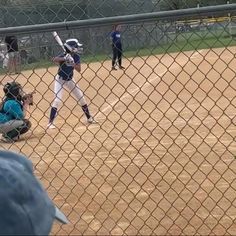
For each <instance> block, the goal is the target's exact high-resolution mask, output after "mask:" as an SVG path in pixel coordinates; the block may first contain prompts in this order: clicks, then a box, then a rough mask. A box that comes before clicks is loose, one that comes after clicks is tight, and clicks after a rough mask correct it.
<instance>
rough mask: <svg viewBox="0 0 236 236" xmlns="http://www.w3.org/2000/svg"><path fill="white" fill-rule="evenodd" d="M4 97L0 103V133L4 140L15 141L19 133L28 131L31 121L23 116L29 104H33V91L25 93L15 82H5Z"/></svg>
mask: <svg viewBox="0 0 236 236" xmlns="http://www.w3.org/2000/svg"><path fill="white" fill-rule="evenodd" d="M3 91H4V94H5V95H4V98H3V101H2V103H1V104H0V133H1V134H2V137H3V140H4V141H8V142H9V141H10V142H14V141H17V140H18V139H19V137H20V135H22V134H24V133H26V132H27V131H29V129H30V127H31V122H30V121H29V120H28V119H26V118H25V115H26V110H27V107H28V106H29V105H33V93H31V94H25V95H24V92H23V89H22V86H21V85H20V84H19V83H17V82H11V83H7V84H6V85H5V86H4V88H3Z"/></svg>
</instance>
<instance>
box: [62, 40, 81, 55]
mask: <svg viewBox="0 0 236 236" xmlns="http://www.w3.org/2000/svg"><path fill="white" fill-rule="evenodd" d="M82 46H83V44H81V43H79V41H78V39H67V40H66V42H65V44H64V47H65V49H66V52H68V53H71V52H74V53H81V52H82V51H83V48H82Z"/></svg>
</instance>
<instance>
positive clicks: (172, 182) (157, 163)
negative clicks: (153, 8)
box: [0, 4, 236, 235]
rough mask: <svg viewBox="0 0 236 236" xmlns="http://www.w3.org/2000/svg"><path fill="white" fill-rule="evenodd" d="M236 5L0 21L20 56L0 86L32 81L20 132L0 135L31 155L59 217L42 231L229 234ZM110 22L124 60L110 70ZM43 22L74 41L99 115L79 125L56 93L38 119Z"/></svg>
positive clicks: (74, 111)
mask: <svg viewBox="0 0 236 236" xmlns="http://www.w3.org/2000/svg"><path fill="white" fill-rule="evenodd" d="M235 11H236V4H231V5H229V4H227V5H222V6H214V7H206V8H196V9H186V10H181V11H178V10H176V11H170V12H156V13H147V14H137V15H127V16H119V17H111V18H104V19H103V18H100V19H90V20H81V21H72V22H61V23H52V24H46V25H31V26H21V27H10V28H1V29H0V35H1V36H2V38H4V36H5V35H7V34H15V35H17V37H18V39H19V46H20V52H21V53H22V51H23V50H25V51H26V55H27V56H26V57H25V58H22V59H26V60H25V61H23V60H22V61H21V68H22V71H21V73H20V74H16V75H9V74H6V71H5V69H4V68H3V69H1V70H0V73H1V74H0V79H1V85H0V87H1V88H0V91H2V86H3V85H4V84H5V83H6V82H8V81H13V80H15V81H17V82H19V83H21V84H22V85H23V86H24V90H25V91H32V90H35V91H36V94H35V105H34V106H33V107H31V109H30V110H29V111H28V116H29V119H30V120H31V122H32V129H31V132H30V133H28V134H26V135H25V136H24V137H23V138H22V139H21V140H19V141H18V142H15V143H4V142H1V143H0V145H1V148H4V149H11V150H16V151H20V152H22V153H24V154H25V155H27V156H28V157H29V158H30V159H31V160H32V162H33V163H34V166H35V171H36V173H37V175H38V176H39V177H40V179H41V180H42V182H43V184H44V186H45V188H47V190H48V192H49V195H50V197H51V198H53V199H54V201H55V202H56V204H57V205H58V207H59V208H61V209H62V210H63V211H64V212H65V214H66V215H67V216H68V218H69V220H70V224H68V225H65V226H61V225H57V224H55V225H54V228H53V231H52V233H53V234H57V235H65V234H66V235H82V234H83V235H95V234H96V235H167V234H169V235H180V234H182V235H193V234H200V235H207V234H212V235H223V234H227V235H234V234H235V214H236V206H235V197H234V193H235V188H236V180H235V174H236V165H235V151H236V146H235V134H236V128H235V114H236V100H235V92H236V91H235V90H236V84H235V68H236V59H235V56H234V55H235V53H236V47H235V45H236V42H235V39H234V33H235V27H234V26H235ZM228 14H230V15H228ZM219 17H220V18H219ZM221 17H224V18H221ZM193 18H195V21H194V24H193V21H192V19H193ZM209 18H211V19H210V20H209ZM180 19H181V21H179V20H180ZM196 19H197V21H196ZM213 19H214V20H213ZM218 19H221V20H218ZM228 19H230V20H228ZM116 22H119V23H121V24H122V28H123V31H122V42H123V45H124V55H123V65H124V67H125V69H124V70H117V71H111V46H110V41H109V40H110V39H109V33H110V31H111V27H112V24H114V23H116ZM54 30H57V31H58V34H59V35H60V36H61V37H62V39H63V41H64V40H65V39H66V38H68V37H70V38H74V37H76V38H79V40H80V41H81V42H82V43H83V44H84V48H85V52H84V54H83V55H82V56H81V61H82V72H81V74H78V73H76V75H75V80H76V83H77V84H78V85H79V86H80V88H81V89H82V90H83V92H84V94H85V97H86V100H87V101H88V104H89V109H90V110H91V112H92V114H93V115H94V117H95V119H96V120H97V121H98V124H92V125H88V124H87V123H86V120H85V117H84V115H83V113H82V110H81V107H80V105H79V103H78V101H77V100H76V99H75V98H74V97H73V96H72V94H70V93H69V92H68V91H64V94H63V98H62V100H61V106H60V109H59V112H58V116H57V117H56V122H55V125H56V128H55V129H46V126H47V123H48V119H49V112H50V106H51V102H52V101H53V98H54V92H53V91H54V82H55V75H56V74H57V66H56V65H54V64H53V63H52V62H51V57H53V56H54V55H57V54H58V53H60V52H61V49H60V47H59V46H57V45H56V42H55V40H54V38H53V36H52V34H51V32H52V31H54ZM99 32H102V33H99ZM4 53H5V52H3V58H2V60H3V59H4V55H6V54H4ZM1 64H3V63H1ZM1 96H3V93H1Z"/></svg>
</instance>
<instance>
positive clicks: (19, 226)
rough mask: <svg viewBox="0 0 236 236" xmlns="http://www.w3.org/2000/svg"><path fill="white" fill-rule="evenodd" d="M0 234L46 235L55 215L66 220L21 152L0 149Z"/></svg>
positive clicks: (60, 219) (56, 217) (49, 231)
mask: <svg viewBox="0 0 236 236" xmlns="http://www.w3.org/2000/svg"><path fill="white" fill-rule="evenodd" d="M0 179H1V181H0V199H1V202H0V215H1V217H0V235H49V234H50V233H51V229H52V226H53V223H54V222H55V219H56V220H58V221H59V222H60V223H62V224H67V223H69V222H68V219H67V218H66V216H65V215H64V214H63V213H62V212H61V211H60V210H59V209H58V208H57V207H56V206H55V205H54V203H53V202H52V200H51V199H50V198H49V196H48V194H47V192H46V191H45V189H44V188H43V186H42V184H41V183H40V181H39V180H38V178H37V177H36V176H35V175H34V173H33V165H32V162H31V161H30V160H28V159H27V158H26V157H25V156H23V155H21V154H19V153H15V152H12V151H4V150H0Z"/></svg>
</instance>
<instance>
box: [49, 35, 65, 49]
mask: <svg viewBox="0 0 236 236" xmlns="http://www.w3.org/2000/svg"><path fill="white" fill-rule="evenodd" d="M52 35H53V37H54V38H55V40H56V41H57V43H58V44H59V45H60V46H61V48H62V49H63V51H64V52H66V49H65V47H64V44H63V42H62V41H61V38H60V37H59V35H58V34H57V32H56V31H53V32H52Z"/></svg>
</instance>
